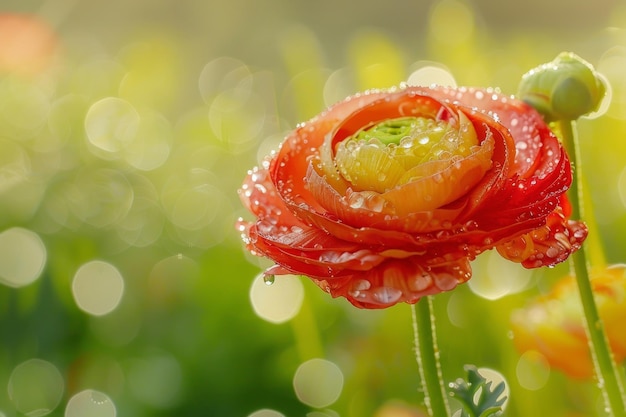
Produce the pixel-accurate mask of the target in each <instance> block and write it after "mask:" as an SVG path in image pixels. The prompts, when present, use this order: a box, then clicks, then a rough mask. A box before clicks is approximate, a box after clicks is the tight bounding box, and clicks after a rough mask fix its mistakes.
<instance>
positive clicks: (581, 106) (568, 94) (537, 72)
mask: <svg viewBox="0 0 626 417" xmlns="http://www.w3.org/2000/svg"><path fill="white" fill-rule="evenodd" d="M605 93H606V85H605V84H604V80H603V79H602V77H600V76H599V75H598V73H597V72H596V71H595V70H594V69H593V67H592V66H591V64H589V63H588V62H586V61H585V60H583V59H582V58H580V57H579V56H577V55H576V54H574V53H572V52H562V53H560V54H559V55H558V56H557V57H556V58H555V59H554V61H552V62H549V63H546V64H542V65H540V66H539V67H537V68H534V69H532V70H530V71H528V72H527V73H526V74H524V76H523V77H522V81H521V82H520V85H519V88H518V97H519V98H520V99H522V100H523V101H525V102H526V103H528V104H529V105H531V106H532V107H534V108H535V109H536V110H537V111H538V112H539V113H541V114H542V115H543V117H544V119H545V120H546V122H552V121H555V120H561V121H562V120H570V121H571V120H576V119H578V118H579V117H580V116H584V115H585V114H588V113H591V112H593V111H595V110H597V109H598V107H599V106H600V103H601V102H602V99H603V97H604V94H605Z"/></svg>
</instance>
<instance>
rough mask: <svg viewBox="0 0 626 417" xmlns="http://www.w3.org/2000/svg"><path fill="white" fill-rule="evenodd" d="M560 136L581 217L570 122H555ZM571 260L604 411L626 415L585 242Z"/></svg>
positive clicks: (619, 374) (574, 210) (578, 172)
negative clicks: (569, 161) (572, 168)
mask: <svg viewBox="0 0 626 417" xmlns="http://www.w3.org/2000/svg"><path fill="white" fill-rule="evenodd" d="M559 130H560V131H561V135H562V139H563V141H564V143H565V146H566V148H568V150H569V151H570V154H571V155H573V156H574V165H575V168H576V171H575V173H574V177H573V180H572V186H571V188H570V190H569V193H570V200H571V204H572V218H574V219H583V217H584V213H583V209H584V207H583V205H582V181H581V179H582V172H581V169H580V165H581V157H580V147H579V144H578V138H577V137H576V132H575V129H574V122H569V121H562V122H559ZM570 260H571V264H572V267H573V270H574V274H575V276H576V282H577V283H578V290H579V293H580V299H581V301H582V305H583V312H584V315H585V328H586V331H587V336H588V338H589V347H590V349H591V355H592V358H593V362H594V366H595V369H596V375H597V377H598V386H599V387H600V389H601V390H602V394H603V396H604V402H605V405H606V410H607V413H608V415H610V416H614V417H624V416H626V398H625V397H624V382H623V380H622V379H623V375H622V372H621V371H620V369H619V368H618V367H617V366H616V364H615V361H614V359H613V355H612V353H611V350H610V346H609V342H608V339H607V337H606V333H605V331H604V324H603V322H602V320H601V319H600V316H599V314H598V309H597V306H596V302H595V299H594V297H593V291H592V289H591V282H590V279H589V265H588V263H587V257H586V256H585V246H584V245H583V246H582V247H581V248H580V249H579V250H578V251H576V252H574V253H573V254H572V255H571V257H570Z"/></svg>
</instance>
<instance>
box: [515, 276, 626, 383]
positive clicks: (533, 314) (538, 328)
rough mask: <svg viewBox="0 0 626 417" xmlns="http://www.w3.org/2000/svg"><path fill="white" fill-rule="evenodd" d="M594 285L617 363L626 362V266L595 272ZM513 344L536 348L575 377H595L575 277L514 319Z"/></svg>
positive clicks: (561, 283)
mask: <svg viewBox="0 0 626 417" xmlns="http://www.w3.org/2000/svg"><path fill="white" fill-rule="evenodd" d="M591 285H592V289H593V293H594V296H595V299H596V303H597V306H598V312H599V314H600V317H601V318H602V320H603V322H604V326H605V329H606V334H607V337H608V339H609V343H610V346H611V349H612V351H613V355H614V357H615V360H616V361H617V362H618V363H619V362H622V361H623V360H624V359H625V358H626V332H624V330H623V323H625V322H626V265H622V264H619V265H613V266H611V267H609V268H606V269H602V270H593V271H591ZM512 325H513V333H514V341H515V344H516V346H517V347H518V348H519V350H520V351H522V352H524V351H527V350H536V351H538V352H540V353H542V354H543V355H544V356H545V357H546V360H547V361H548V363H549V364H550V365H551V366H552V367H554V368H557V369H560V370H562V371H563V372H565V373H566V374H568V375H570V376H572V377H575V378H590V377H592V376H593V373H594V369H593V363H592V360H591V353H590V351H589V347H588V342H587V337H586V334H585V329H584V327H583V311H582V303H581V302H580V298H579V296H578V289H577V285H576V281H575V279H574V277H572V276H567V277H566V278H564V279H563V280H561V281H559V282H558V283H557V285H556V286H555V287H554V288H553V289H552V291H551V292H550V293H549V294H547V295H545V296H542V297H540V298H538V299H536V300H534V301H533V302H531V303H530V304H529V305H528V306H526V307H525V308H524V309H520V310H517V311H515V312H514V313H513V316H512Z"/></svg>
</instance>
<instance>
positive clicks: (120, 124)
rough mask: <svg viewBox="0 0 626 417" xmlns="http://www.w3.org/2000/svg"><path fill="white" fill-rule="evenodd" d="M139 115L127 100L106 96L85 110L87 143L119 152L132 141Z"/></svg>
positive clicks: (104, 149)
mask: <svg viewBox="0 0 626 417" xmlns="http://www.w3.org/2000/svg"><path fill="white" fill-rule="evenodd" d="M140 121H141V117H140V116H139V113H138V112H137V110H136V109H135V108H134V107H133V105H132V104H130V103H129V102H128V101H126V100H124V99H121V98H118V97H106V98H103V99H101V100H98V101H96V102H95V103H93V104H92V105H91V107H89V110H87V115H86V116H85V133H86V134H87V139H88V140H89V143H91V144H92V145H93V146H95V147H96V148H97V149H100V150H103V151H105V152H110V153H114V152H119V151H120V150H122V149H124V148H125V147H126V146H127V144H129V143H130V142H132V141H133V140H134V138H135V135H136V134H137V131H138V130H139V124H140Z"/></svg>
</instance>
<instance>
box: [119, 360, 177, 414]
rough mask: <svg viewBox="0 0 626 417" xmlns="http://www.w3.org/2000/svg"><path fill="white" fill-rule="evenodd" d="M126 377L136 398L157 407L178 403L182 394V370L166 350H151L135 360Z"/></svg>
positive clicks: (162, 407)
mask: <svg viewBox="0 0 626 417" xmlns="http://www.w3.org/2000/svg"><path fill="white" fill-rule="evenodd" d="M127 377H128V378H127V379H128V387H129V389H130V392H131V393H132V394H133V395H134V397H135V398H137V399H138V400H140V401H141V402H143V403H144V404H148V405H150V406H151V407H154V408H160V409H164V408H169V407H172V406H174V405H176V403H177V402H178V401H179V400H180V398H181V395H182V393H183V386H182V382H183V373H182V369H181V367H180V364H179V363H178V360H177V359H176V358H175V357H174V356H172V355H169V354H167V353H162V352H158V353H150V354H148V355H145V356H142V357H141V358H137V359H134V360H133V361H132V362H131V364H130V366H129V368H128V371H127Z"/></svg>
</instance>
